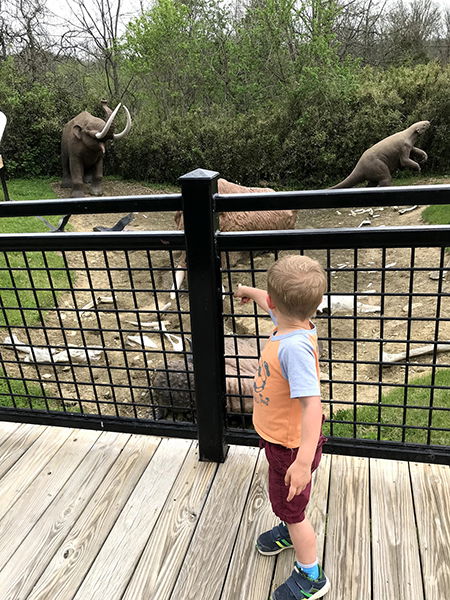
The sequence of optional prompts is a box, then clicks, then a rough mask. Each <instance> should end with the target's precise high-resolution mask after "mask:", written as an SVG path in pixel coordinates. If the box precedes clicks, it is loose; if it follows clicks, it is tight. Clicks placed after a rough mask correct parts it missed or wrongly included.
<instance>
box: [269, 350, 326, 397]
mask: <svg viewBox="0 0 450 600" xmlns="http://www.w3.org/2000/svg"><path fill="white" fill-rule="evenodd" d="M284 342H288V343H287V344H286V343H284V344H280V348H279V351H278V358H279V360H280V365H281V371H282V373H283V376H284V377H285V378H286V379H287V380H288V382H289V389H290V394H291V398H302V397H303V396H320V381H319V377H318V376H317V369H316V357H315V356H314V352H313V349H312V348H311V346H310V345H309V344H307V343H305V342H302V341H301V340H298V339H295V340H293V343H289V342H291V340H284Z"/></svg>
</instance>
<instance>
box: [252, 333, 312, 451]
mask: <svg viewBox="0 0 450 600" xmlns="http://www.w3.org/2000/svg"><path fill="white" fill-rule="evenodd" d="M304 396H320V373H319V350H318V342H317V332H316V328H315V327H314V325H313V324H312V323H311V329H297V330H295V331H292V332H289V333H285V334H282V335H278V334H277V331H276V330H275V331H274V332H273V333H272V335H271V337H270V338H269V340H268V341H267V343H266V345H265V346H264V348H263V351H262V352H261V357H260V359H259V365H258V371H257V373H256V375H255V378H254V381H253V425H254V427H255V429H256V431H257V433H258V434H259V435H260V436H261V437H262V438H263V439H265V440H267V441H268V442H273V443H275V444H280V445H282V446H285V447H286V448H298V447H299V446H300V444H301V439H302V430H301V429H302V405H301V402H300V401H299V400H298V398H301V397H304Z"/></svg>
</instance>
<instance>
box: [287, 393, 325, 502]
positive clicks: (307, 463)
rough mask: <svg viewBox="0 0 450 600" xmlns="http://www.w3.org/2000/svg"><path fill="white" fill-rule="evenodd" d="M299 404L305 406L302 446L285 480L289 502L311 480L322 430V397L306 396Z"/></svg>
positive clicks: (300, 399)
mask: <svg viewBox="0 0 450 600" xmlns="http://www.w3.org/2000/svg"><path fill="white" fill-rule="evenodd" d="M299 402H301V403H302V405H303V412H302V444H301V446H300V448H299V449H298V453H297V458H296V459H295V461H294V462H293V463H292V465H291V466H290V467H289V469H288V470H287V471H286V476H285V478H284V482H285V484H286V486H289V492H288V497H287V501H288V502H290V501H291V500H292V498H293V497H294V496H297V495H298V494H300V493H301V492H302V490H303V489H304V488H305V487H306V486H307V485H308V483H309V482H310V480H311V465H312V462H313V460H314V456H315V454H316V448H317V443H318V441H319V437H320V431H321V429H322V404H321V401H320V396H305V397H303V398H299Z"/></svg>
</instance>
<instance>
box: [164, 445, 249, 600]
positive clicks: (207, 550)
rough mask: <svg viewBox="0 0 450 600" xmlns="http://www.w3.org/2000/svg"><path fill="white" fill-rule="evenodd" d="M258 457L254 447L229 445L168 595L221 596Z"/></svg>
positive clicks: (197, 599) (194, 599)
mask: <svg viewBox="0 0 450 600" xmlns="http://www.w3.org/2000/svg"><path fill="white" fill-rule="evenodd" d="M257 458H258V449H257V448H245V447H242V446H241V447H238V446H233V447H231V448H230V450H229V453H228V456H227V459H226V461H225V462H224V463H223V464H221V465H220V466H219V468H218V470H217V475H216V477H215V479H214V483H213V485H212V487H211V491H210V493H209V495H208V499H207V501H206V504H205V508H204V509H203V513H202V515H201V517H200V520H199V523H198V526H197V529H196V530H195V534H194V536H193V538H192V542H191V545H190V546H189V550H188V552H187V554H186V558H185V560H184V563H183V566H182V568H181V571H180V573H179V576H178V580H177V583H176V585H175V587H174V590H173V592H172V596H171V598H174V599H175V598H183V600H211V598H219V597H220V594H221V590H222V587H223V584H224V580H225V575H226V572H227V567H228V562H229V560H230V557H231V553H232V549H233V545H234V542H235V538H236V534H237V531H238V527H239V522H240V520H241V516H242V512H243V510H244V507H245V502H246V498H247V494H248V491H249V487H250V483H251V480H252V477H253V472H254V469H255V465H256V461H257ZM243 559H244V560H246V559H247V557H243Z"/></svg>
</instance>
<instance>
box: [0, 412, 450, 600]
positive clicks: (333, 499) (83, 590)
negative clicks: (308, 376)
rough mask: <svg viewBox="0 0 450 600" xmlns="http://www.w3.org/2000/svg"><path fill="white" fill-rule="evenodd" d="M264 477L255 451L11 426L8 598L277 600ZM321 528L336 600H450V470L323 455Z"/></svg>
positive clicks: (3, 475) (2, 562)
mask: <svg viewBox="0 0 450 600" xmlns="http://www.w3.org/2000/svg"><path fill="white" fill-rule="evenodd" d="M265 479H266V464H265V458H264V456H263V455H262V454H260V452H259V450H258V449H256V448H245V447H237V446H233V447H231V448H230V452H229V455H228V458H227V460H226V462H225V463H224V464H223V465H219V466H218V465H216V464H208V463H199V462H198V458H197V452H196V444H195V442H190V441H186V440H176V439H172V440H168V439H159V438H154V437H144V436H134V435H131V436H130V435H125V434H116V433H100V432H98V431H81V430H72V429H61V428H55V427H51V428H50V427H47V428H46V427H41V426H34V425H17V424H12V423H0V599H1V600H19V599H20V600H72V599H73V600H94V599H95V600H106V599H107V600H169V599H171V600H180V599H181V598H182V599H183V600H194V599H195V600H267V598H268V597H269V594H270V591H271V590H272V589H273V588H274V587H275V586H277V585H279V584H280V583H281V582H282V581H283V580H284V579H285V578H286V576H287V575H288V574H289V573H290V571H291V563H292V560H293V553H292V551H291V550H288V551H286V552H284V553H283V554H281V555H279V556H278V557H273V558H272V557H271V558H268V557H263V556H260V555H259V554H258V553H257V552H256V551H255V549H254V540H255V537H256V536H257V534H258V533H259V532H261V531H263V530H265V529H267V528H268V527H271V526H272V525H273V524H274V523H275V519H274V517H273V515H272V514H271V511H270V507H269V504H268V501H267V499H266V483H265ZM310 518H311V519H312V521H313V523H314V524H315V527H316V530H317V532H318V536H319V551H320V559H321V560H322V562H323V564H324V568H325V570H326V572H327V575H328V577H329V578H330V580H331V583H332V590H331V591H330V593H329V594H328V595H327V596H326V598H327V599H328V600H386V599H389V600H392V599H395V600H446V599H448V598H450V558H449V557H450V552H449V542H450V467H445V466H433V465H428V464H416V463H410V464H408V463H405V462H391V461H386V460H378V459H370V460H368V459H364V458H351V457H344V456H332V457H331V456H328V455H324V458H323V461H322V463H321V466H320V469H319V471H318V473H317V478H316V480H315V485H314V491H313V498H312V501H311V510H310Z"/></svg>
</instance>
